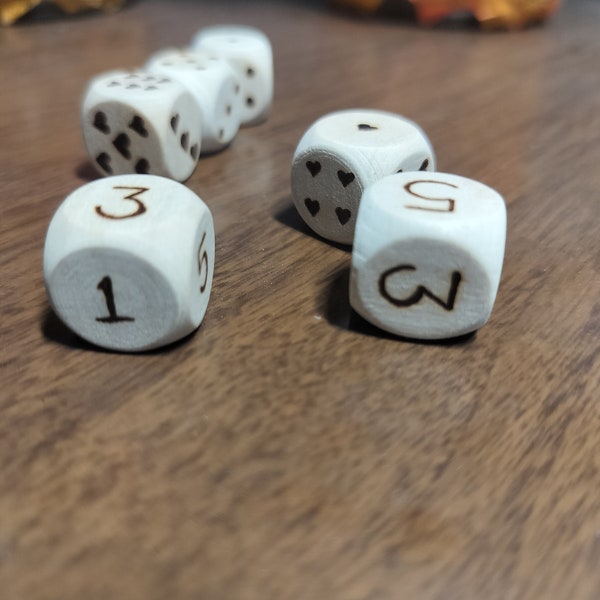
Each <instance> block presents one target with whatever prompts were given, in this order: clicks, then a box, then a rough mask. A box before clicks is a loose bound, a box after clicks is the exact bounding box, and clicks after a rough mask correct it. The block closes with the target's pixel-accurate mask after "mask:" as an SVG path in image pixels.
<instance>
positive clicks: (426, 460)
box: [0, 0, 600, 600]
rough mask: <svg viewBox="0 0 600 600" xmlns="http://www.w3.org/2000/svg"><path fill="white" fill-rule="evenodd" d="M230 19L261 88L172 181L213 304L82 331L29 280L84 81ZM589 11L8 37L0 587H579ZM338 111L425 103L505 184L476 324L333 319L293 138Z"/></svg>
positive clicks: (166, 16)
mask: <svg viewBox="0 0 600 600" xmlns="http://www.w3.org/2000/svg"><path fill="white" fill-rule="evenodd" d="M218 22H234V23H243V24H249V25H255V26H258V27H259V28H261V29H262V30H264V31H265V32H266V33H267V34H268V35H269V37H270V38H271V40H272V43H273V47H274V52H275V58H276V96H275V102H274V105H273V110H272V113H271V116H270V118H269V120H268V121H267V122H266V123H264V124H262V125H260V126H258V127H254V128H247V129H244V130H242V131H241V132H240V134H239V136H238V137H237V138H236V140H235V141H234V143H233V145H232V146H231V147H230V148H229V149H228V150H226V151H225V152H223V153H220V154H217V155H214V156H211V157H208V158H205V159H202V160H201V162H200V165H199V167H198V169H197V171H196V173H195V174H194V176H193V177H192V178H191V179H190V180H189V182H188V185H189V187H190V188H191V189H192V190H194V191H195V192H197V193H198V194H199V195H200V196H201V197H202V198H203V199H204V200H205V202H206V203H207V204H208V205H209V206H210V208H211V209H212V211H213V215H214V219H215V225H216V231H217V263H216V274H215V280H214V291H213V296H212V299H211V304H210V305H209V308H208V313H207V316H206V319H205V321H204V324H203V325H202V327H201V329H200V330H199V331H198V332H197V333H196V334H195V335H192V336H190V337H189V338H188V339H186V340H185V341H184V342H182V343H179V344H176V345H174V346H172V347H170V348H168V349H165V350H163V351H157V352H154V353H150V354H144V355H133V356H128V355H119V354H113V353H109V352H103V351H100V350H97V349H95V348H92V347H90V346H88V345H86V344H85V343H83V342H81V341H80V340H79V339H77V338H76V337H75V336H74V335H72V334H70V333H69V332H68V331H66V330H65V328H64V327H63V326H62V325H61V324H60V323H59V322H58V321H57V319H56V318H55V317H54V316H53V315H52V313H51V311H50V310H49V307H48V303H47V300H46V296H45V291H44V285H43V279H42V273H41V257H42V248H43V242H44V236H45V232H46V228H47V226H48V223H49V220H50V218H51V216H52V214H53V212H54V210H55V209H56V207H57V206H58V204H59V203H60V202H61V200H62V199H63V198H64V197H65V196H66V195H67V194H68V193H69V192H71V191H72V190H73V189H74V188H76V187H77V186H79V185H81V184H83V183H84V182H85V181H87V180H89V179H90V178H91V177H93V175H92V174H91V173H92V172H91V169H90V167H89V165H88V162H87V158H86V156H85V153H84V150H83V145H82V142H81V132H80V127H79V120H78V112H79V102H80V97H81V93H82V91H83V88H84V86H85V84H86V82H87V80H88V79H89V78H90V77H92V76H93V75H95V74H97V73H99V72H101V71H104V70H108V69H112V68H119V67H123V66H125V67H133V66H136V65H139V64H142V63H143V62H144V61H145V59H146V58H147V57H148V56H149V55H150V54H151V53H152V52H154V51H156V50H158V49H160V48H162V47H164V46H168V45H183V44H185V43H187V42H188V40H189V39H190V38H191V36H192V34H193V33H194V32H195V31H196V30H197V29H199V28H200V27H201V26H204V25H209V24H212V23H218ZM599 25H600V6H599V5H598V3H597V2H595V0H571V1H570V2H567V3H566V4H565V6H564V8H563V10H562V11H561V12H560V13H559V14H558V15H557V16H556V18H555V19H553V20H551V21H550V22H548V23H547V24H546V25H544V26H543V27H538V28H534V29H530V30H527V31H524V32H520V33H514V34H485V33H480V32H478V31H476V30H472V29H460V28H455V27H452V28H441V29H437V30H434V31H431V30H424V29H420V28H418V27H416V26H414V25H413V24H412V23H410V22H408V21H391V20H388V21H385V20H373V21H368V20H364V21H363V20H355V19H353V18H350V17H347V16H344V15H341V14H338V13H335V12H333V11H331V10H328V9H327V8H326V5H325V4H324V3H318V2H311V3H302V2H297V3H290V2H287V3H286V2H264V3H258V2H257V3H254V2H239V3H229V2H208V1H206V2H173V1H170V2H167V1H148V2H139V3H135V4H133V5H131V6H130V7H129V8H128V9H127V10H124V11H123V12H121V13H119V14H117V15H111V16H89V17H85V18H74V19H70V20H61V19H54V20H51V21H48V22H46V21H41V20H30V21H28V22H25V23H23V24H21V25H19V26H17V27H15V28H11V29H4V30H1V31H0V65H1V67H0V68H1V69H2V71H1V72H2V80H1V86H0V189H1V190H2V204H1V209H0V210H1V214H2V219H1V229H2V232H1V238H0V247H1V261H2V288H1V294H2V296H1V306H2V324H1V327H2V329H1V335H2V338H1V352H2V371H1V382H0V384H1V390H2V391H1V392H0V397H1V400H0V596H1V597H2V598H3V599H4V598H5V599H6V600H21V599H23V600H25V599H27V600H42V599H44V600H45V599H48V600H51V599H52V600H53V599H58V598H60V599H61V600H70V599H74V600H75V599H77V600H80V599H81V598H86V599H87V600H96V599H97V600H106V599H107V598H127V599H128V600H138V599H139V600H153V599H156V600H165V599H166V598H172V599H199V598H200V599H203V600H205V599H206V600H221V599H223V600H287V599H290V600H292V599H293V600H321V599H323V600H325V599H327V600H388V599H389V600H398V599H401V598H407V599H411V600H426V599H427V600H466V599H473V600H481V599H486V600H512V599H515V600H516V599H518V600H540V599H544V600H563V599H567V598H568V599H569V600H573V599H577V600H597V599H598V598H599V597H600V379H599V378H600V357H599V345H600V344H599V340H600V281H599V279H600V243H599V239H600V236H599V231H600V204H599V201H600V198H599V191H598V190H600V169H599V168H598V159H599V158H600V157H599V151H598V149H599V147H600V146H599V142H600V79H599V78H598V56H600V37H599V36H598V28H599ZM351 107H373V108H379V109H383V110H391V111H395V112H399V113H401V114H404V115H406V116H407V117H409V118H412V119H414V120H416V121H417V122H418V123H420V124H421V125H422V127H423V128H424V129H425V130H426V131H427V132H428V134H429V135H430V137H431V140H432V142H433V144H434V146H435V148H436V151H437V156H438V162H439V168H440V170H444V171H448V172H451V173H457V174H461V175H465V176H468V177H472V178H474V179H478V180H481V181H483V182H484V183H486V184H488V185H490V186H492V187H493V188H495V189H497V190H498V191H500V192H501V193H502V194H503V195H504V197H505V198H506V201H507V203H508V220H509V230H508V245H507V252H506V262H505V268H504V273H503V278H502V282H501V286H500V292H499V296H498V299H497V303H496V307H495V310H494V312H493V314H492V318H491V321H490V323H489V324H488V325H487V326H486V327H484V328H483V329H482V330H481V331H480V332H479V333H477V335H475V336H472V337H469V338H466V339H462V340H458V341H456V342H454V343H446V344H433V343H421V344H419V343H411V342H407V341H404V340H398V339H393V338H392V337H390V336H387V335H383V334H380V333H378V332H377V331H376V330H375V329H374V328H372V327H370V326H368V325H367V324H365V323H364V322H363V321H361V320H360V319H359V318H357V317H356V316H354V315H352V314H351V312H350V309H349V306H348V298H347V286H348V266H349V258H350V255H349V253H348V251H347V250H346V249H344V248H339V247H335V246H332V245H329V244H327V243H325V242H323V241H321V240H319V239H317V238H316V237H314V236H312V235H311V234H310V233H309V232H308V230H307V228H306V227H305V226H303V224H302V223H301V221H300V219H299V217H298V216H297V215H296V213H295V210H294V209H293V207H292V201H291V194H290V188H289V169H290V162H291V157H292V154H293V151H294V148H295V146H296V144H297V142H298V140H299V139H300V136H301V135H302V133H303V131H304V130H305V129H306V128H307V127H308V126H309V125H310V124H311V123H312V122H313V121H314V120H315V119H316V118H317V117H319V116H320V115H322V114H324V113H326V112H329V111H332V110H335V109H339V108H351ZM157 243H160V240H157Z"/></svg>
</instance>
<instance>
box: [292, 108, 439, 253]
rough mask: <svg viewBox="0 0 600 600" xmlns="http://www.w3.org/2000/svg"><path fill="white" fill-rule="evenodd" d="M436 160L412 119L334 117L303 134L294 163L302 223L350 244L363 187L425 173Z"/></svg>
mask: <svg viewBox="0 0 600 600" xmlns="http://www.w3.org/2000/svg"><path fill="white" fill-rule="evenodd" d="M433 167H434V157H433V152H432V150H431V147H430V145H429V142H428V140H427V138H426V137H425V135H424V134H423V132H422V131H421V130H420V129H419V128H418V127H417V126H416V125H415V124H414V123H412V122H411V121H409V120H407V119H404V118H403V117H400V116H399V115H393V114H391V113H385V112H381V111H374V110H352V111H341V112H338V113H333V114H331V115H327V116H325V117H322V118H321V119H319V120H318V121H317V122H316V123H314V124H313V125H312V126H311V127H310V128H309V129H308V130H307V132H306V133H305V134H304V136H303V138H302V140H301V141H300V143H299V145H298V148H297V150H296V153H295V156H294V161H293V164H292V191H293V196H294V203H295V205H296V208H297V209H298V212H299V213H300V215H301V216H302V218H303V219H304V221H305V222H306V223H307V224H308V225H309V226H310V227H311V228H312V229H313V230H314V231H315V232H316V233H318V234H319V235H321V236H322V237H325V238H327V239H329V240H332V241H335V242H339V243H343V244H352V240H353V237H354V229H355V225H356V217H357V212H358V207H359V203H360V199H361V196H362V193H363V191H364V189H365V188H366V187H367V186H368V185H369V184H371V183H373V182H374V181H376V180H377V179H379V178H380V177H383V176H385V175H389V174H392V173H397V172H401V171H419V170H422V171H425V170H430V169H432V168H433Z"/></svg>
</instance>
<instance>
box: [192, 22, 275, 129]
mask: <svg viewBox="0 0 600 600" xmlns="http://www.w3.org/2000/svg"><path fill="white" fill-rule="evenodd" d="M192 47H193V48H194V50H200V51H203V52H207V53H208V54H209V56H217V57H220V58H224V59H226V60H227V61H229V63H230V64H231V65H232V67H233V68H234V69H235V71H236V72H237V74H238V77H239V83H240V86H241V95H242V102H243V106H242V123H244V124H246V125H254V124H257V123H260V122H262V121H263V120H264V119H265V118H266V116H267V113H268V111H269V109H270V107H271V103H272V100H273V52H272V49H271V44H270V42H269V40H268V38H267V36H265V35H264V34H263V33H262V32H261V31H259V30H257V29H253V28H251V27H240V26H216V27H209V28H206V29H203V30H201V31H200V32H199V33H198V34H197V35H196V37H195V38H194V41H193V42H192Z"/></svg>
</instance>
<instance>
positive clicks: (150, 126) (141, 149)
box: [82, 71, 201, 181]
mask: <svg viewBox="0 0 600 600" xmlns="http://www.w3.org/2000/svg"><path fill="white" fill-rule="evenodd" d="M82 118H83V133H84V140H85V143H86V147H87V149H88V152H89V154H90V158H91V159H92V160H93V162H94V165H95V167H96V168H97V169H98V171H99V172H100V173H102V174H103V175H118V174H126V173H138V174H157V175H163V176H166V177H170V178H173V179H176V180H179V181H183V180H184V179H186V178H187V177H189V175H190V174H191V173H192V171H193V169H194V167H195V165H196V162H197V160H198V156H199V154H200V133H201V132H200V115H199V110H198V109H197V107H196V106H195V105H194V102H193V99H192V97H191V96H190V94H189V93H188V92H187V91H186V90H185V89H184V88H183V87H182V86H181V85H180V84H179V83H177V82H175V81H173V80H172V79H171V78H169V77H167V76H163V75H154V74H150V73H144V72H135V73H127V72H122V71H121V72H113V73H107V74H105V75H102V76H100V77H97V78H96V79H94V80H93V81H92V82H91V83H90V85H89V87H88V90H87V92H86V95H85V98H84V103H83V115H82ZM174 125H175V126H174Z"/></svg>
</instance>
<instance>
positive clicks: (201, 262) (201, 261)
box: [198, 233, 208, 294]
mask: <svg viewBox="0 0 600 600" xmlns="http://www.w3.org/2000/svg"><path fill="white" fill-rule="evenodd" d="M205 240H206V233H203V234H202V239H201V240H200V247H199V248H198V275H202V269H204V281H203V282H202V284H201V285H200V293H201V294H204V290H206V285H207V284H208V254H207V253H206V250H205V249H204V241H205Z"/></svg>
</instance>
